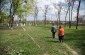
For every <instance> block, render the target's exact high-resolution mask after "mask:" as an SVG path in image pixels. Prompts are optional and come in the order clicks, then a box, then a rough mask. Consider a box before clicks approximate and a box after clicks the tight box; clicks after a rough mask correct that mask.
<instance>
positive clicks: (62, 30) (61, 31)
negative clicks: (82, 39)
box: [58, 26, 64, 42]
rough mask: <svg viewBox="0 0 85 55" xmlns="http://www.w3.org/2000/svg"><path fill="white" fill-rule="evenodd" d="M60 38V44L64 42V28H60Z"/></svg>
mask: <svg viewBox="0 0 85 55" xmlns="http://www.w3.org/2000/svg"><path fill="white" fill-rule="evenodd" d="M58 37H59V41H60V42H63V38H64V29H63V28H62V26H59V31H58Z"/></svg>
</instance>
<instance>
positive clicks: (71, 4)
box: [34, 0, 81, 29]
mask: <svg viewBox="0 0 85 55" xmlns="http://www.w3.org/2000/svg"><path fill="white" fill-rule="evenodd" d="M76 1H78V7H77V15H76V16H77V17H76V29H78V21H79V20H78V17H79V9H80V4H81V0H66V3H67V4H68V9H67V10H64V9H63V8H62V5H61V3H59V4H58V5H57V4H56V3H55V4H53V6H54V8H55V9H56V10H58V12H57V13H56V12H55V15H56V18H57V20H56V21H57V25H60V24H61V21H60V18H61V10H64V11H65V13H66V15H65V26H66V18H67V15H69V28H71V25H72V23H71V22H72V16H73V8H74V3H75V2H76ZM44 7H45V8H44V23H45V24H46V23H47V22H46V20H47V17H46V16H47V13H48V10H49V5H45V6H44ZM34 13H35V16H34V21H35V23H36V24H37V16H38V13H39V7H38V6H37V3H35V12H34Z"/></svg>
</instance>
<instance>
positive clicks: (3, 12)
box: [0, 0, 34, 27]
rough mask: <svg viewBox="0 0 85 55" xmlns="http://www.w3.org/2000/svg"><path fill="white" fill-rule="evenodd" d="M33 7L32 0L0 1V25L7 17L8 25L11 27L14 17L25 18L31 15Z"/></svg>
mask: <svg viewBox="0 0 85 55" xmlns="http://www.w3.org/2000/svg"><path fill="white" fill-rule="evenodd" d="M33 6H34V0H0V16H1V17H0V23H1V22H3V21H2V20H3V19H4V18H6V16H9V24H10V25H11V27H12V26H13V23H14V15H17V16H18V17H19V18H24V17H25V18H26V16H28V15H29V14H33V9H34V8H33ZM3 8H4V9H3Z"/></svg>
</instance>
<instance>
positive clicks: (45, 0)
mask: <svg viewBox="0 0 85 55" xmlns="http://www.w3.org/2000/svg"><path fill="white" fill-rule="evenodd" d="M36 1H37V6H38V7H39V10H40V11H39V13H38V20H43V19H44V17H43V16H44V14H43V13H44V12H43V11H42V10H44V6H45V5H49V10H48V13H47V19H49V20H51V19H52V20H57V18H56V16H55V13H57V9H55V8H54V6H53V4H54V3H55V4H57V5H58V4H59V3H61V5H62V8H63V10H67V3H66V1H65V0H36ZM77 5H78V2H77V1H76V2H75V6H74V9H73V20H75V19H74V17H75V16H76V8H77ZM63 10H62V11H61V18H60V19H61V21H62V20H65V14H66V13H65V11H63ZM84 14H85V1H82V2H81V7H80V15H84ZM33 19H34V18H33V17H28V18H27V20H33ZM67 20H69V19H68V16H67Z"/></svg>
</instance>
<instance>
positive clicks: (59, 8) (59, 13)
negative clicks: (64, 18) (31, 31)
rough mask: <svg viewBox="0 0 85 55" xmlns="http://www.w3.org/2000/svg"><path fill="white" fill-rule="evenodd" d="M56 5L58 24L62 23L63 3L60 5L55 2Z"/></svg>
mask: <svg viewBox="0 0 85 55" xmlns="http://www.w3.org/2000/svg"><path fill="white" fill-rule="evenodd" d="M57 6H58V7H57ZM54 7H55V8H56V9H57V10H58V19H57V21H58V24H59V25H60V17H61V16H60V15H61V9H62V5H61V3H59V4H58V5H57V4H54Z"/></svg>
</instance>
